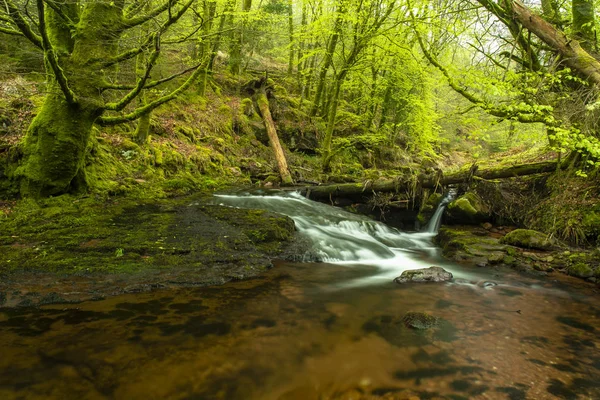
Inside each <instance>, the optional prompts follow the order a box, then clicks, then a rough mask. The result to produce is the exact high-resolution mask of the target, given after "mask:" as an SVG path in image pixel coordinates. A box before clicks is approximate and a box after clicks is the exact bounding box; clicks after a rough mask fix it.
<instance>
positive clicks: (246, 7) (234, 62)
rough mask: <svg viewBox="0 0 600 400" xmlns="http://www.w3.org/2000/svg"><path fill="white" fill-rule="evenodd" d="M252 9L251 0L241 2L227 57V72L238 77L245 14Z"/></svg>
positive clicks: (244, 29) (244, 28) (240, 64)
mask: <svg viewBox="0 0 600 400" xmlns="http://www.w3.org/2000/svg"><path fill="white" fill-rule="evenodd" d="M251 8H252V0H242V15H241V20H240V21H239V22H238V27H237V29H236V31H235V37H234V39H233V42H232V43H231V49H230V52H231V54H230V56H229V70H230V71H231V73H232V74H234V75H238V74H239V73H240V70H241V66H242V47H243V45H244V34H245V33H246V32H245V31H246V17H247V16H246V13H248V12H249V11H250V9H251Z"/></svg>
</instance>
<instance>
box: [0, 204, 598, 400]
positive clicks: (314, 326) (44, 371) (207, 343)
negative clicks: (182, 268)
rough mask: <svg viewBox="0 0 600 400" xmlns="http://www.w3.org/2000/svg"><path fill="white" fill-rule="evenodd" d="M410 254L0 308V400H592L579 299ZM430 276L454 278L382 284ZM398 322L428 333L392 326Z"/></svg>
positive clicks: (589, 310)
mask: <svg viewBox="0 0 600 400" xmlns="http://www.w3.org/2000/svg"><path fill="white" fill-rule="evenodd" d="M317 214H319V213H317ZM342 219H343V218H342ZM342 225H343V226H342V227H343V228H344V229H346V228H349V229H355V228H356V227H348V226H346V225H344V223H342ZM382 229H383V228H382ZM376 231H377V229H376ZM399 234H400V233H399ZM378 235H379V237H386V234H385V232H383V231H382V232H379V234H378ZM356 236H360V234H359V233H357V234H356ZM405 239H406V237H404V238H402V241H404V240H405ZM386 240H387V241H388V242H389V241H390V240H392V239H391V238H390V237H387V239H386ZM398 240H400V239H398ZM411 240H413V243H417V244H419V243H420V245H419V246H417V247H418V248H419V249H420V251H417V249H416V248H410V246H409V248H405V249H403V250H400V249H395V250H393V252H394V254H393V256H392V257H391V258H390V257H387V258H385V257H384V258H385V260H386V262H383V263H377V262H375V261H373V254H372V253H373V252H375V253H377V252H380V251H383V250H381V248H380V247H379V245H376V246H375V250H373V252H368V253H367V254H365V253H363V252H359V253H355V254H354V256H356V254H358V256H359V257H364V258H362V259H360V260H358V259H357V260H354V262H352V260H330V262H329V263H292V262H285V261H275V265H274V268H272V269H271V270H270V271H268V272H266V273H265V274H264V275H263V276H261V277H260V278H257V279H253V280H250V281H241V282H233V283H229V284H226V285H224V286H216V287H205V288H186V289H173V290H157V291H154V292H149V293H139V294H127V295H121V296H116V297H112V298H109V299H106V300H101V301H95V302H85V303H81V304H77V305H50V306H43V307H40V308H37V309H4V310H0V343H2V353H1V354H2V357H0V398H1V399H202V400H204V399H224V400H236V399H248V400H254V399H256V400H259V399H260V400H263V399H264V400H313V399H314V400H326V399H348V400H350V399H388V400H389V399H413V400H415V399H453V400H459V399H598V398H600V349H599V348H598V346H599V344H598V333H599V332H600V308H598V304H599V303H598V299H599V297H600V296H599V295H598V293H597V291H595V289H594V287H592V286H590V285H588V284H585V283H582V282H578V281H576V280H574V279H569V278H568V277H561V278H560V281H559V280H555V279H554V278H552V277H550V278H537V277H532V276H526V275H521V274H518V273H516V272H514V271H512V270H508V269H499V268H496V269H487V268H485V269H483V268H477V267H468V266H460V265H456V264H450V263H447V262H445V261H443V260H442V259H441V258H439V256H438V255H437V252H436V251H435V248H433V247H428V246H427V241H426V238H425V239H424V238H423V237H419V236H417V237H413V238H412V239H410V240H408V242H411ZM408 242H407V243H408ZM339 254H347V253H344V251H342V252H341V253H339ZM390 260H392V261H390ZM394 263H395V264H394ZM411 263H412V264H411ZM433 264H434V265H442V266H444V268H447V269H448V270H451V271H452V272H453V273H454V275H455V278H456V279H455V280H454V281H452V282H447V283H436V284H433V283H432V284H409V285H398V284H395V283H393V282H392V280H391V279H390V277H392V276H393V275H394V274H396V275H399V274H400V272H401V271H402V270H405V269H410V268H414V267H415V265H416V266H421V265H433ZM410 311H416V312H427V313H429V314H431V315H434V316H436V317H439V318H440V321H441V322H440V324H439V326H438V327H436V328H433V329H430V330H425V331H419V330H414V329H410V328H407V327H405V326H404V325H403V324H402V322H401V319H402V316H403V315H404V314H405V313H407V312H410Z"/></svg>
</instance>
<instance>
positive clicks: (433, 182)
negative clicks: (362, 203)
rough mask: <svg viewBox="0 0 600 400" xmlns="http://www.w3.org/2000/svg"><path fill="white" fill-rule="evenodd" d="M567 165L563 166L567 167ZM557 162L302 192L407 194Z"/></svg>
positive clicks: (541, 169)
mask: <svg viewBox="0 0 600 400" xmlns="http://www.w3.org/2000/svg"><path fill="white" fill-rule="evenodd" d="M566 166H567V164H566V163H563V164H561V165H560V167H561V168H566ZM556 170H557V163H556V162H553V161H548V162H539V163H533V164H521V165H514V166H511V167H496V168H486V169H478V168H476V167H474V168H470V169H469V170H468V171H460V172H456V173H452V174H448V175H442V176H440V177H439V178H438V177H432V176H430V175H421V176H419V177H418V178H417V179H416V182H415V180H410V179H409V180H399V179H395V180H387V181H377V182H373V183H366V184H365V183H343V184H335V185H322V186H311V187H309V188H304V189H301V191H302V192H303V193H308V192H310V198H311V199H317V200H318V199H328V198H331V197H335V196H350V197H351V196H356V195H360V194H363V193H372V192H406V191H410V190H411V189H412V188H414V186H415V184H418V185H420V186H421V187H423V188H435V187H438V186H446V185H455V184H460V183H467V182H469V181H471V180H472V179H477V178H479V179H487V180H491V179H506V178H514V177H518V176H527V175H534V174H543V173H550V172H555V171H556Z"/></svg>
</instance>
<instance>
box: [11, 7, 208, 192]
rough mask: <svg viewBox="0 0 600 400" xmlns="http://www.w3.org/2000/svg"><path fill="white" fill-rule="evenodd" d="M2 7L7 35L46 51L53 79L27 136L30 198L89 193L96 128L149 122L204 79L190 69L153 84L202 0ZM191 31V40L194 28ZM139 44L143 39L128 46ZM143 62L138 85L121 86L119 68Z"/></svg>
mask: <svg viewBox="0 0 600 400" xmlns="http://www.w3.org/2000/svg"><path fill="white" fill-rule="evenodd" d="M0 1H1V2H2V4H3V7H2V10H0V32H2V33H4V34H9V35H20V36H24V37H25V38H27V39H28V40H29V41H30V42H31V43H32V44H33V46H35V48H37V49H38V50H39V51H41V52H43V54H44V61H45V68H46V75H47V79H46V81H47V82H46V95H45V99H44V103H43V106H42V107H41V109H40V110H39V113H38V114H37V116H36V117H35V118H34V119H33V121H32V122H31V124H30V126H29V128H28V130H27V133H26V135H25V138H24V141H23V143H22V145H23V157H22V159H21V161H20V165H19V167H18V168H17V170H16V172H15V177H17V178H18V179H19V180H20V185H21V186H20V190H21V194H22V195H23V196H31V197H40V196H42V197H44V196H51V195H58V194H62V193H68V192H73V191H76V190H81V189H82V188H85V187H86V186H87V184H86V176H85V169H84V159H85V154H86V148H87V146H88V142H89V140H90V136H91V132H92V127H93V125H94V124H101V125H111V124H119V123H124V122H128V121H134V120H136V119H138V118H140V117H141V116H143V115H147V114H148V113H149V112H151V111H152V110H153V109H155V108H156V107H158V106H160V105H161V104H164V103H166V102H168V101H170V100H172V99H174V98H175V97H176V96H177V95H178V94H179V93H181V92H182V91H183V90H185V89H186V88H188V87H189V86H190V85H192V83H194V81H195V80H196V78H197V77H198V75H199V74H200V73H201V72H202V69H201V68H188V69H186V70H184V71H181V72H178V73H175V74H173V75H170V76H168V77H165V78H163V79H159V80H152V78H151V72H152V69H153V68H154V67H155V66H156V64H157V62H158V60H159V55H160V52H161V48H162V46H163V45H164V43H163V42H167V40H164V41H163V40H161V38H162V37H163V36H165V33H166V32H167V30H168V29H169V28H170V27H172V26H173V25H174V24H176V23H178V22H179V25H182V23H181V22H182V17H183V16H184V15H185V14H186V12H187V11H188V10H191V9H192V8H191V6H192V3H193V2H194V1H195V0H164V1H162V2H160V3H158V2H156V4H154V7H152V6H150V7H149V6H148V5H149V4H153V3H151V2H150V1H149V0H113V1H103V0H36V3H35V6H30V5H29V2H25V3H17V2H16V1H17V0H0ZM142 25H143V26H144V29H140V27H141V26H142ZM189 28H190V29H191V30H192V31H191V32H190V35H191V34H192V33H193V31H194V27H192V26H190V27H189ZM196 30H197V27H196ZM142 32H143V37H141V39H139V37H140V36H141V33H142ZM178 35H183V37H185V36H186V35H187V34H186V33H183V32H178ZM133 37H138V40H128V41H125V40H124V39H125V38H133ZM171 42H178V40H174V39H173V40H171ZM133 43H135V44H133ZM140 55H145V56H144V57H142V59H143V60H144V64H143V66H142V67H141V68H136V74H135V75H136V76H135V79H132V80H131V81H130V82H120V81H116V82H115V79H114V77H115V76H118V74H117V71H118V70H119V68H120V67H121V66H123V65H126V63H127V62H130V63H131V62H135V59H136V58H137V60H140V57H139V56H140ZM192 71H193V72H192ZM184 72H189V73H191V75H190V76H189V77H188V78H187V79H185V81H183V82H182V83H181V84H180V85H179V86H177V87H176V88H174V89H172V90H171V91H169V92H167V93H166V94H163V95H161V96H157V97H156V98H154V99H151V98H150V99H148V100H147V101H145V102H136V103H137V104H139V106H138V107H137V108H135V107H132V106H131V104H133V103H132V102H133V100H135V99H136V98H138V96H140V95H141V94H142V93H144V91H146V90H147V89H149V88H152V87H156V86H158V85H159V84H162V83H164V82H166V81H170V80H172V79H173V78H175V77H176V76H181V75H183V73H184ZM123 93H124V94H123Z"/></svg>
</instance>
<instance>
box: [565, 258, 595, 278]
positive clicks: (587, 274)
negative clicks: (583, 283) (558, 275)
mask: <svg viewBox="0 0 600 400" xmlns="http://www.w3.org/2000/svg"><path fill="white" fill-rule="evenodd" d="M567 274H569V275H572V276H576V277H579V278H584V279H586V278H591V277H593V276H594V275H595V274H594V270H593V269H592V267H590V266H589V265H588V264H586V263H582V262H580V263H577V264H573V265H570V266H569V267H567Z"/></svg>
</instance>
